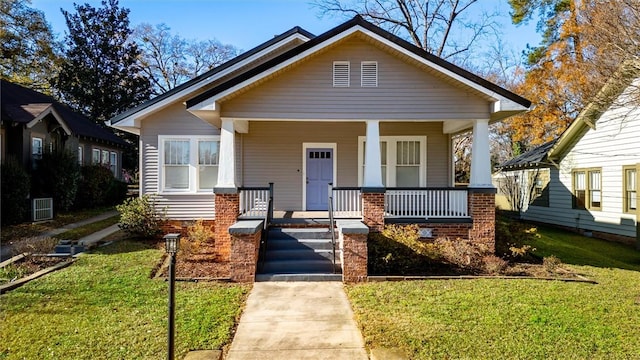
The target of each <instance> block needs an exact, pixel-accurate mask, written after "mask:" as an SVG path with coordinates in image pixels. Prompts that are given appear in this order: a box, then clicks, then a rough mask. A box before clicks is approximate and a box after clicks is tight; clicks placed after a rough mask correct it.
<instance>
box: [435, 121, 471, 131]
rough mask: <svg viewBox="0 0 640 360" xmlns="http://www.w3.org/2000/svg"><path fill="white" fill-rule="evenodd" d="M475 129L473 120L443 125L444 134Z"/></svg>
mask: <svg viewBox="0 0 640 360" xmlns="http://www.w3.org/2000/svg"><path fill="white" fill-rule="evenodd" d="M472 127H473V121H472V120H450V121H444V122H443V123H442V133H443V134H455V133H459V132H461V131H464V130H468V129H471V128H472Z"/></svg>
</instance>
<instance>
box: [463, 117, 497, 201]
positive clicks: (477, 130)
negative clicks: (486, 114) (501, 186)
mask: <svg viewBox="0 0 640 360" xmlns="http://www.w3.org/2000/svg"><path fill="white" fill-rule="evenodd" d="M469 187H472V188H493V184H492V183H491V156H490V155H489V120H488V119H480V120H476V121H475V122H474V123H473V145H472V146H471V179H470V181H469Z"/></svg>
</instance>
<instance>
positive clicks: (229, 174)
mask: <svg viewBox="0 0 640 360" xmlns="http://www.w3.org/2000/svg"><path fill="white" fill-rule="evenodd" d="M235 135H236V134H235V130H234V127H233V119H224V118H223V119H222V127H221V128H220V159H219V161H218V183H217V184H216V186H215V187H216V188H221V189H235V188H236V154H235V149H236V145H235Z"/></svg>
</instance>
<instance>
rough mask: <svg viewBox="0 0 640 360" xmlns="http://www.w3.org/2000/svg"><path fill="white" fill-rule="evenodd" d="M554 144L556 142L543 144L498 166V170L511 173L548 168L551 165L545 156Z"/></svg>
mask: <svg viewBox="0 0 640 360" xmlns="http://www.w3.org/2000/svg"><path fill="white" fill-rule="evenodd" d="M555 143H556V140H552V141H549V142H547V143H544V144H542V145H540V146H538V147H536V148H533V149H531V150H529V151H527V152H525V153H523V154H520V155H519V156H516V157H514V158H513V159H511V160H508V161H506V162H504V163H502V164H500V165H498V168H499V169H500V170H502V171H512V170H524V169H533V168H539V167H548V166H549V165H551V163H549V162H547V154H548V153H549V149H551V147H552V146H553V145H555Z"/></svg>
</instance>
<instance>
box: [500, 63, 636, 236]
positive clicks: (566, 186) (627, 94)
mask: <svg viewBox="0 0 640 360" xmlns="http://www.w3.org/2000/svg"><path fill="white" fill-rule="evenodd" d="M639 75H640V66H638V64H637V63H627V64H625V65H624V66H623V67H622V68H621V70H620V71H619V72H618V73H617V74H616V75H615V76H614V78H612V79H611V80H610V81H609V82H608V83H607V84H606V85H605V86H604V87H603V89H602V90H601V91H600V92H599V94H598V95H597V96H596V99H597V100H596V101H594V102H593V103H591V104H589V105H588V106H587V107H586V108H585V109H584V110H583V111H582V112H581V113H580V115H579V116H578V117H577V119H576V120H575V121H574V122H573V123H572V124H571V125H570V126H569V128H568V129H567V130H566V131H565V132H564V133H563V134H562V135H561V136H560V138H559V139H558V140H557V141H556V142H555V144H553V146H552V147H551V148H550V149H548V152H547V153H546V154H543V155H542V156H539V157H538V158H537V160H538V164H537V165H534V164H527V161H526V159H523V158H524V156H523V157H520V158H515V159H512V160H511V161H510V162H509V163H505V164H503V165H502V171H503V172H504V173H505V174H509V172H512V171H523V170H522V169H524V168H535V167H547V168H549V171H550V172H549V176H550V178H549V185H548V203H547V204H536V202H535V201H534V202H533V203H532V204H529V206H528V208H525V209H523V211H522V214H521V216H522V218H523V219H525V220H531V221H537V222H543V223H549V224H554V225H559V226H563V227H568V228H573V229H577V230H579V231H580V232H583V233H586V234H588V235H593V236H595V237H600V238H605V239H611V240H616V241H622V242H626V243H634V242H638V239H640V235H639V226H638V218H639V216H640V215H639V214H640V212H638V205H637V194H638V191H639V186H640V182H639V181H638V174H639V173H640V141H639V139H638V135H639V134H640V103H639V102H638V100H639V99H640V96H638V94H639V89H640V78H639V77H638V76H639ZM523 155H526V154H523ZM539 155H540V154H539ZM527 171H528V172H531V170H527ZM544 205H547V206H544Z"/></svg>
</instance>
